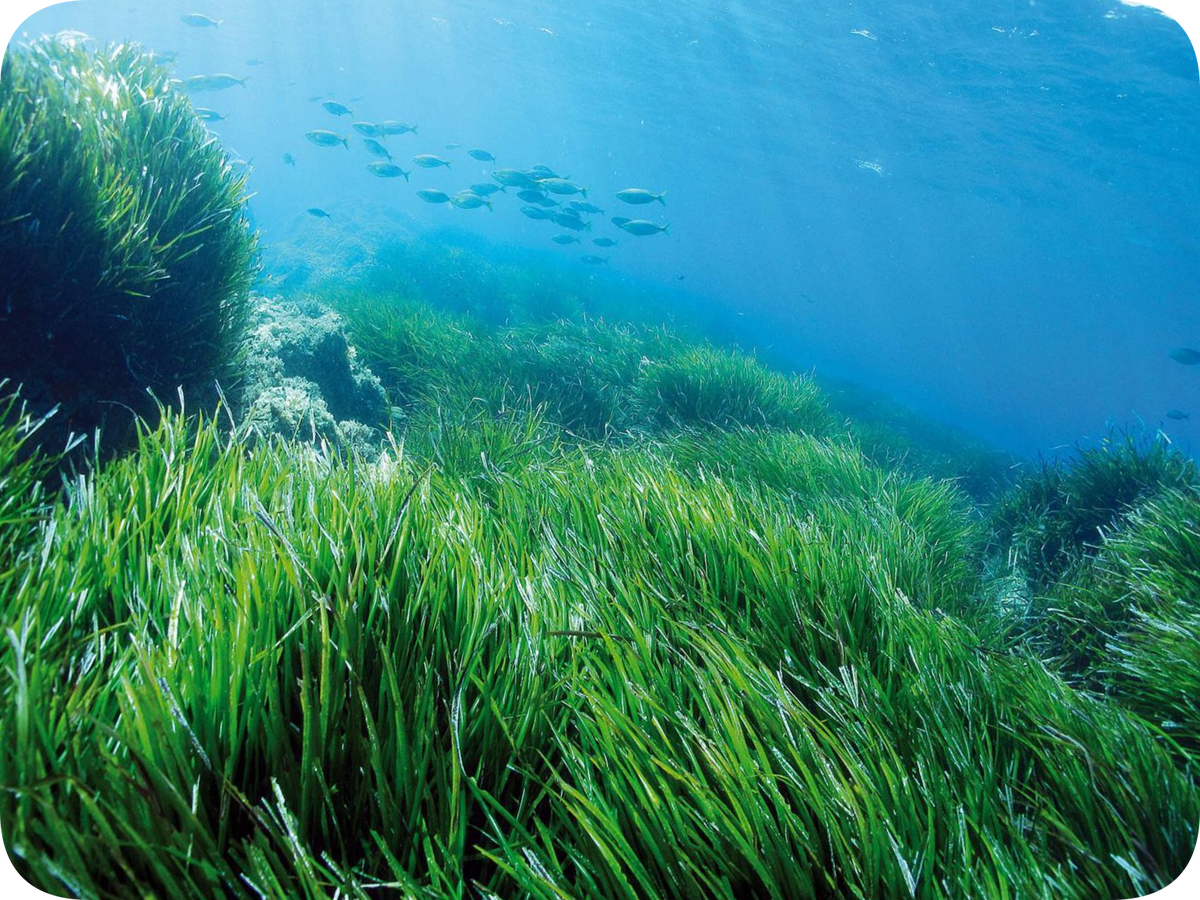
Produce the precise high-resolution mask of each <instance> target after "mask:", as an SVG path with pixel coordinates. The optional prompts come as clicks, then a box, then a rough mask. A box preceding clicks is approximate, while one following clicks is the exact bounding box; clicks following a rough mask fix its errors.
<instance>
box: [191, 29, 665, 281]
mask: <svg viewBox="0 0 1200 900" xmlns="http://www.w3.org/2000/svg"><path fill="white" fill-rule="evenodd" d="M180 19H181V20H182V21H183V22H184V24H186V25H190V26H192V27H194V28H213V29H216V28H219V27H220V26H222V25H224V24H225V23H224V20H218V19H213V18H211V17H209V16H206V15H204V14H202V13H186V14H184V15H182V16H180ZM246 63H247V65H255V66H257V65H262V64H263V60H261V59H254V60H247V61H246ZM248 78H249V76H245V77H241V78H239V77H237V76H235V75H231V74H228V73H223V72H221V73H216V74H212V75H193V76H191V77H189V78H184V79H176V84H177V86H178V87H180V88H181V89H182V90H184V91H187V92H188V93H200V92H210V91H211V92H216V91H223V90H226V89H228V88H231V87H234V86H241V87H243V88H244V87H246V86H247V85H246V82H247V80H248ZM356 99H358V98H352V99H351V101H350V102H351V103H354V102H355V100H356ZM309 100H310V101H313V102H314V103H318V104H319V105H320V108H321V109H322V110H323V111H324V114H325V115H318V116H317V117H316V118H317V119H319V120H320V121H314V123H313V128H311V129H310V130H309V131H307V132H305V133H304V137H305V138H306V139H307V140H308V141H309V142H310V143H311V144H313V145H315V146H317V147H320V148H325V149H333V148H339V147H340V148H342V149H344V150H351V141H352V139H353V143H354V150H353V151H352V152H354V153H357V152H358V150H359V149H361V150H363V151H365V153H366V154H367V155H368V156H369V157H371V158H370V159H368V160H367V161H365V162H364V163H363V164H362V167H363V169H365V171H366V172H367V173H369V174H370V175H372V176H374V177H376V178H381V179H397V178H403V179H404V181H405V183H411V178H410V176H412V175H414V173H416V172H417V170H418V169H427V170H434V169H441V168H445V169H447V170H453V168H452V167H453V163H454V162H455V160H454V159H453V158H451V159H447V158H445V157H443V156H441V155H440V154H437V153H416V154H414V155H412V156H409V155H408V152H407V151H403V150H401V148H400V146H398V144H397V143H392V144H388V143H387V139H388V138H389V137H399V136H401V135H409V134H411V135H414V136H415V137H416V138H417V139H418V140H420V134H419V131H418V126H417V125H410V124H408V123H406V122H401V121H398V120H395V119H383V120H380V121H367V120H364V119H356V118H355V111H354V109H353V107H352V106H350V105H349V104H347V103H342V102H341V101H340V100H336V99H332V98H329V97H328V96H320V95H318V96H315V97H310V98H309ZM195 109H196V115H197V116H199V117H200V118H201V119H202V120H203V121H204V122H206V123H208V124H209V125H210V126H211V125H213V124H215V123H218V122H221V121H224V120H225V116H224V115H223V114H222V113H220V112H218V111H216V110H213V109H210V108H208V107H195ZM327 116H332V117H334V118H335V119H339V120H340V119H341V118H342V117H343V116H346V117H349V119H350V120H351V124H350V127H349V129H348V130H347V129H345V128H344V126H337V124H336V122H331V121H330V120H329V119H328V118H327ZM326 125H332V126H333V127H325V126H326ZM409 146H413V144H412V143H411V142H410V143H409ZM459 149H461V148H460V145H458V144H447V145H446V146H445V148H444V150H443V152H446V151H457V150H459ZM466 155H467V156H468V157H469V158H470V159H471V160H474V161H476V162H480V163H487V164H490V165H491V166H493V168H491V169H490V170H489V171H487V177H488V178H490V179H491V180H490V181H479V182H476V183H474V184H469V185H467V186H466V187H463V188H462V189H461V190H458V191H456V192H454V193H447V192H446V191H443V190H438V189H436V188H431V187H422V186H421V185H419V184H413V185H412V189H413V190H414V192H415V194H416V196H417V197H418V198H419V199H421V200H423V201H425V202H426V203H430V204H434V205H445V206H447V207H453V208H455V209H460V210H476V209H480V208H485V207H486V208H487V210H488V211H489V212H490V211H492V210H493V209H494V204H495V199H494V198H495V197H497V196H498V195H500V194H506V195H507V194H509V189H512V193H511V196H513V197H515V199H516V201H518V202H519V204H520V205H518V206H517V209H518V211H519V212H520V214H522V215H524V216H525V217H526V218H529V219H532V220H534V221H540V222H546V223H549V225H551V226H557V227H558V229H561V230H560V231H558V232H557V233H555V234H551V235H550V238H549V239H550V241H551V242H553V243H554V244H557V245H558V246H560V247H569V246H572V245H574V244H579V245H581V246H582V245H583V244H584V240H585V239H586V240H588V241H590V243H591V244H593V245H594V246H596V247H598V248H603V249H606V250H607V249H611V248H614V247H616V246H618V244H619V243H620V240H619V239H618V238H617V237H609V236H607V235H596V234H594V232H593V223H595V222H597V221H600V222H603V220H602V219H596V218H594V217H597V216H603V215H604V210H603V209H602V208H601V207H599V206H597V205H596V204H594V203H592V202H590V201H589V200H588V199H587V197H588V189H587V187H586V186H584V185H580V184H578V183H577V182H575V181H572V180H571V178H570V177H569V176H563V175H559V174H558V173H557V172H556V171H554V170H553V169H552V168H550V167H549V166H547V165H544V164H542V163H537V164H534V165H531V166H529V167H528V168H510V167H501V166H500V165H499V162H500V161H499V160H498V159H497V157H496V155H495V154H494V153H493V152H492V151H491V150H489V149H485V148H483V147H471V148H469V149H467V151H466ZM350 159H353V157H351V158H350ZM282 161H283V163H284V164H285V165H288V166H292V167H295V166H296V157H295V156H294V155H293V154H292V153H291V152H287V153H284V154H283V157H282ZM409 162H411V165H412V168H409V169H405V168H404V167H403V166H404V164H406V163H409ZM558 198H561V199H558ZM576 198H580V199H576ZM615 198H616V199H617V200H619V201H621V202H622V203H624V204H628V205H631V206H641V207H646V208H647V209H649V205H650V204H653V203H658V204H660V205H661V206H664V207H665V206H666V199H665V198H666V191H658V192H655V191H651V190H647V189H646V188H640V187H629V188H624V189H622V190H619V191H617V192H616V194H615ZM307 211H308V213H309V215H311V216H313V217H315V218H321V219H330V218H332V216H331V215H330V214H329V213H328V212H326V211H325V210H323V209H321V208H320V207H309V208H308V210H307ZM607 224H608V225H612V226H613V227H615V228H616V229H619V231H617V232H614V234H619V235H622V236H623V235H630V236H632V237H638V238H642V237H652V236H654V235H658V234H664V235H665V234H668V231H667V229H668V228H669V227H670V223H660V222H655V221H653V220H651V219H649V218H631V217H628V216H613V217H611V218H610V219H608V222H607ZM602 227H607V225H605V226H602ZM608 260H609V257H607V256H599V255H597V254H594V253H585V254H581V255H580V256H579V261H580V262H582V263H583V264H585V265H603V264H605V263H607V262H608Z"/></svg>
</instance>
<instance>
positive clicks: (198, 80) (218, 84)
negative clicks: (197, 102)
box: [183, 72, 250, 94]
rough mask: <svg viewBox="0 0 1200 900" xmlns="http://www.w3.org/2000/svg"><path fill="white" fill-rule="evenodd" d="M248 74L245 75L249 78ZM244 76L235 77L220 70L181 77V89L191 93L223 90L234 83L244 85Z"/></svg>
mask: <svg viewBox="0 0 1200 900" xmlns="http://www.w3.org/2000/svg"><path fill="white" fill-rule="evenodd" d="M249 77H250V76H248V75H247V76H246V78H249ZM246 78H237V77H235V76H233V75H227V74H225V73H224V72H220V73H218V74H216V75H193V76H192V77H191V78H185V79H183V89H184V90H185V91H188V92H189V93H192V94H198V93H200V92H201V91H223V90H225V89H226V88H231V87H233V86H234V85H235V84H240V85H241V86H242V87H245V86H246Z"/></svg>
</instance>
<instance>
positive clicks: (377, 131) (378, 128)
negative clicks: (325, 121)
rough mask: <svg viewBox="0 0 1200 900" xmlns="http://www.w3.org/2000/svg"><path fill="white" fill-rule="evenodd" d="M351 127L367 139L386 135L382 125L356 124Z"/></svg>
mask: <svg viewBox="0 0 1200 900" xmlns="http://www.w3.org/2000/svg"><path fill="white" fill-rule="evenodd" d="M350 127H351V128H353V129H354V130H355V131H357V132H358V133H359V134H365V135H366V136H367V137H373V138H377V137H383V134H384V132H383V126H382V125H372V124H371V123H370V122H355V123H354V124H353V125H351V126H350Z"/></svg>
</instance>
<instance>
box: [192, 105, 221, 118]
mask: <svg viewBox="0 0 1200 900" xmlns="http://www.w3.org/2000/svg"><path fill="white" fill-rule="evenodd" d="M195 110H196V115H197V116H198V117H199V118H200V120H201V121H202V122H224V121H225V118H226V117H225V116H223V115H221V114H220V113H219V112H217V111H216V110H215V109H207V108H205V107H203V106H197V107H196V108H195Z"/></svg>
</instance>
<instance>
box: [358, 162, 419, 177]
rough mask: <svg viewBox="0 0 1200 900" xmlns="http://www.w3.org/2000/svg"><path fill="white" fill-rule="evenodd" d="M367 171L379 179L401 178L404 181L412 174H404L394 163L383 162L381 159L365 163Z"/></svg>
mask: <svg viewBox="0 0 1200 900" xmlns="http://www.w3.org/2000/svg"><path fill="white" fill-rule="evenodd" d="M367 171H369V172H370V173H371V174H372V175H377V176H378V177H380V178H400V177H401V176H403V177H404V180H405V181H408V176H409V175H411V174H412V172H405V171H404V170H403V169H402V168H400V167H399V166H398V165H396V164H395V163H391V162H384V161H383V160H382V159H377V160H374V161H373V162H369V163H367Z"/></svg>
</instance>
